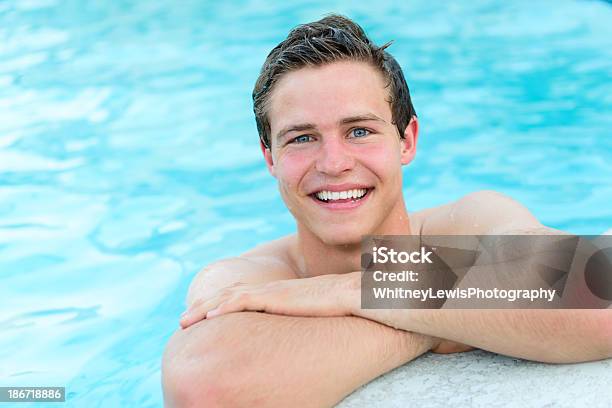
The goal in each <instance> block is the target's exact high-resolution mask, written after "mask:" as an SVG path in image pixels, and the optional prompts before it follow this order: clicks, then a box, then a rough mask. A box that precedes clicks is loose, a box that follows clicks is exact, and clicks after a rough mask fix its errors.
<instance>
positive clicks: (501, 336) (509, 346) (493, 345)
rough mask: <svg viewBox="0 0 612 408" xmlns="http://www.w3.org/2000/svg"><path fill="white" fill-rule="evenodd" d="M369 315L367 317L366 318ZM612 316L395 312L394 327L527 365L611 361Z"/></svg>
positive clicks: (391, 317) (548, 312) (565, 312)
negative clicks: (504, 356)
mask: <svg viewBox="0 0 612 408" xmlns="http://www.w3.org/2000/svg"><path fill="white" fill-rule="evenodd" d="M366 313H367V312H366ZM611 316H612V310H605V309H604V310H393V311H388V314H387V315H386V316H383V317H382V319H376V320H383V321H385V323H386V324H389V325H391V326H393V327H397V328H402V329H405V330H412V331H415V332H419V333H424V334H428V335H431V336H436V337H441V338H445V339H449V340H453V341H457V342H461V343H464V344H468V345H470V346H473V347H478V348H481V349H485V350H489V351H493V352H496V353H500V354H504V355H509V356H513V357H520V358H525V359H529V360H535V361H543V362H553V363H571V362H579V361H591V360H599V359H603V358H608V357H612V336H611V334H612V327H611V322H612V319H611Z"/></svg>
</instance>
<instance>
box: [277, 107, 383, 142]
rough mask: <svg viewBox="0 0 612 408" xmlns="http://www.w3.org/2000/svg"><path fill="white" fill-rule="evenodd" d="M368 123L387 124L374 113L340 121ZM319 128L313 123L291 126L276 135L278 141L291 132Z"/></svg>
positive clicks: (341, 122)
mask: <svg viewBox="0 0 612 408" xmlns="http://www.w3.org/2000/svg"><path fill="white" fill-rule="evenodd" d="M366 121H376V122H384V123H386V121H385V120H384V119H382V118H381V117H379V116H377V115H375V114H373V113H366V114H363V115H355V116H349V117H346V118H342V119H340V120H339V121H338V123H339V124H341V125H346V124H350V123H355V122H366ZM316 128H317V126H316V125H315V124H313V123H300V124H297V125H289V126H286V127H284V128H282V129H281V130H280V131H279V132H278V133H277V134H276V140H279V139H280V138H282V137H283V136H285V135H286V134H287V133H289V132H303V131H304V130H312V129H316Z"/></svg>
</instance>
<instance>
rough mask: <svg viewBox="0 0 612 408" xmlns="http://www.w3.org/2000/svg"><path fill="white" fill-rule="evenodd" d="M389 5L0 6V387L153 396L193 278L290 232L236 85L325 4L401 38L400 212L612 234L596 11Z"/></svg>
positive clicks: (609, 66)
mask: <svg viewBox="0 0 612 408" xmlns="http://www.w3.org/2000/svg"><path fill="white" fill-rule="evenodd" d="M396 3H398V2H392V1H389V2H385V1H382V2H376V6H375V7H374V6H372V5H365V4H361V5H359V4H354V3H353V2H350V1H337V2H332V3H331V5H330V3H329V2H323V1H319V2H305V1H301V2H279V3H277V4H273V3H268V2H261V1H243V2H232V3H225V2H212V1H206V2H203V1H195V0H193V1H184V2H180V3H177V2H170V1H168V2H147V1H120V2H119V1H117V2H105V1H93V2H81V1H74V0H73V1H62V2H60V1H54V0H27V1H9V2H0V277H1V279H2V285H0V304H1V308H0V322H1V324H0V330H1V333H2V334H1V335H0V361H1V362H2V363H1V364H0V385H1V386H9V385H10V386H19V385H23V386H34V385H40V386H43V385H56V386H62V385H65V386H66V387H67V391H68V397H69V400H68V402H67V404H66V405H68V406H87V407H95V406H104V407H107V406H138V407H146V406H159V405H161V389H160V385H159V381H160V371H159V370H160V358H161V353H162V351H163V347H164V345H165V343H166V341H167V339H168V338H169V336H170V335H171V333H172V331H173V330H174V329H175V328H176V327H177V318H178V315H179V314H180V312H181V311H182V309H183V299H184V295H185V292H186V289H187V285H188V284H189V282H190V280H191V278H192V277H193V275H194V274H195V273H196V272H197V270H198V269H199V268H201V267H202V266H203V265H205V264H207V263H209V262H210V261H212V260H215V259H218V258H222V257H226V256H230V255H235V254H238V253H240V252H242V251H244V250H246V249H248V248H250V247H252V246H254V245H255V244H257V243H259V242H262V241H265V240H269V239H272V238H276V237H279V236H281V235H284V234H287V233H290V232H292V231H293V228H294V226H293V221H292V218H291V216H290V215H289V214H288V212H287V211H286V210H285V208H284V206H283V204H282V202H281V200H280V197H279V195H278V193H277V191H276V186H275V184H274V180H273V179H272V178H271V177H270V176H269V175H268V174H267V171H266V169H265V167H264V164H263V161H262V159H261V157H260V152H259V148H258V137H257V132H256V129H255V124H254V119H253V116H252V110H251V102H250V92H251V90H252V86H253V84H254V81H255V79H256V76H257V74H258V71H259V69H260V67H261V64H262V62H263V60H264V58H265V56H266V55H267V52H269V50H270V49H271V48H272V47H273V46H274V45H275V44H276V43H277V42H279V41H280V40H281V39H282V38H283V36H284V35H285V34H286V32H287V31H288V29H289V28H291V27H292V26H294V25H296V24H298V23H301V22H305V21H311V20H314V19H318V18H320V17H321V16H322V15H323V14H324V13H327V12H331V11H336V12H340V13H343V14H346V15H348V16H350V17H352V18H354V19H356V21H358V22H359V23H361V24H362V25H363V26H364V27H365V29H366V31H367V32H368V33H369V34H370V35H371V36H372V37H373V39H374V40H375V41H376V42H378V43H384V42H386V41H388V40H392V39H393V40H394V41H395V42H394V44H393V45H392V46H391V48H390V51H391V52H392V53H393V54H394V55H395V56H396V58H397V59H398V60H399V62H400V63H401V64H402V66H403V67H404V70H405V74H406V77H407V80H408V83H409V85H410V88H411V92H412V95H413V100H414V104H415V107H416V110H417V113H418V114H419V118H420V121H421V134H420V138H419V151H418V154H417V159H416V161H415V162H414V163H413V164H411V165H410V167H408V168H407V169H406V173H405V174H406V177H405V195H406V201H407V204H408V208H409V210H411V211H413V210H417V209H421V208H425V207H429V206H434V205H439V204H441V203H444V202H448V201H450V200H454V199H457V198H459V197H460V196H461V195H463V194H466V193H468V192H471V191H475V190H482V189H494V190H498V191H501V192H504V193H506V194H509V195H510V196H512V197H514V198H516V199H518V200H520V201H521V202H523V203H524V204H525V205H526V206H527V207H528V208H529V209H531V210H532V211H533V212H534V213H535V214H536V216H538V217H539V218H540V219H541V220H542V221H543V222H544V223H545V224H547V225H549V226H552V227H556V228H560V229H565V230H568V231H571V232H574V233H582V234H597V233H601V232H603V231H604V230H606V229H608V228H611V227H612V206H611V205H610V202H611V201H612V183H611V180H612V135H611V133H610V129H612V126H611V125H612V116H611V115H610V111H611V108H612V81H611V75H612V40H611V39H612V27H611V26H610V24H609V22H610V21H612V8H611V7H610V5H609V4H607V3H605V2H597V1H577V2H570V1H567V2H558V1H551V2H530V1H517V2H503V1H473V2H462V3H461V4H447V3H445V4H442V3H438V2H431V1H411V2H406V3H407V4H403V5H400V4H396ZM24 406H25V405H24Z"/></svg>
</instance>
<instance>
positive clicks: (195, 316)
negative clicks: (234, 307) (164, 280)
mask: <svg viewBox="0 0 612 408" xmlns="http://www.w3.org/2000/svg"><path fill="white" fill-rule="evenodd" d="M222 301H223V299H222V298H220V297H214V298H212V299H209V300H207V301H205V302H198V303H195V304H194V305H193V306H192V307H191V308H189V309H188V310H187V311H186V312H185V313H183V315H181V319H180V325H181V327H182V328H183V329H185V328H187V327H189V326H191V325H193V324H195V323H197V322H199V321H201V320H204V319H205V318H206V313H207V312H208V311H209V310H212V309H214V308H216V307H217V306H218V305H219V303H221V302H222Z"/></svg>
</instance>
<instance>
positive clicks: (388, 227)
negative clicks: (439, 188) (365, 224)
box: [297, 206, 412, 277]
mask: <svg viewBox="0 0 612 408" xmlns="http://www.w3.org/2000/svg"><path fill="white" fill-rule="evenodd" d="M384 224H385V225H381V226H380V228H377V229H376V230H375V231H373V232H372V235H412V229H411V227H410V218H409V217H408V213H407V211H406V208H405V207H404V206H402V211H400V212H399V214H397V215H394V216H390V217H388V218H387V219H386V220H385V223H384ZM297 246H298V247H297V253H298V260H299V261H298V269H299V270H300V274H301V275H302V277H312V276H318V275H328V274H341V273H349V272H355V271H359V270H361V240H359V241H357V242H347V243H342V244H329V243H325V242H323V241H321V239H320V238H319V237H317V236H316V235H314V234H313V233H312V232H311V231H310V230H308V229H307V228H304V227H303V226H302V225H300V224H299V223H298V234H297Z"/></svg>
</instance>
